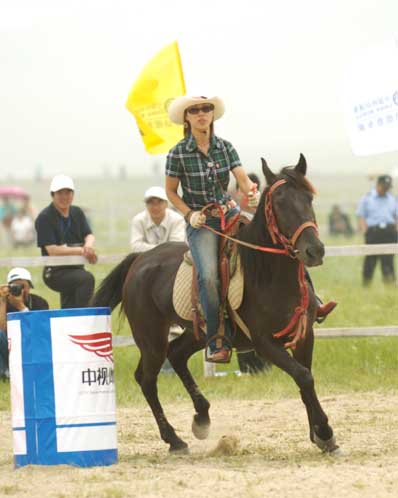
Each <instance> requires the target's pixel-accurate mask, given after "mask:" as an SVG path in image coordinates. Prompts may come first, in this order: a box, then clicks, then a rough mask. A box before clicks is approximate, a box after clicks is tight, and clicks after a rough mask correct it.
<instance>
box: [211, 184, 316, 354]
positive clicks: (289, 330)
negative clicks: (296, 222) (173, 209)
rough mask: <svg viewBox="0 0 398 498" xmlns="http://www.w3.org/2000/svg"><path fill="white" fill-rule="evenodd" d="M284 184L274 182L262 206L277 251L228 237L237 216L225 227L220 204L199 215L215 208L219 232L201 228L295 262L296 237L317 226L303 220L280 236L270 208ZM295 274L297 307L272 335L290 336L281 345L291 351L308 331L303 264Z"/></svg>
mask: <svg viewBox="0 0 398 498" xmlns="http://www.w3.org/2000/svg"><path fill="white" fill-rule="evenodd" d="M285 183H287V182H286V180H285V179H281V180H278V181H276V182H275V183H273V184H272V185H271V186H270V187H269V189H268V191H267V193H266V197H265V204H264V214H265V220H266V223H267V228H268V231H269V233H270V236H271V239H272V242H273V243H274V244H275V245H277V244H280V245H281V246H282V247H283V249H278V248H275V247H268V246H258V245H255V244H251V243H250V242H245V241H243V240H239V239H236V238H235V237H231V236H230V235H227V234H226V233H223V232H224V231H228V230H230V229H231V228H232V226H233V225H234V224H235V223H236V222H237V221H238V218H239V215H237V216H236V217H234V219H233V220H232V221H231V223H229V224H228V225H227V226H226V225H225V214H224V212H223V210H222V208H221V206H220V205H219V204H214V203H211V204H208V205H207V206H205V207H204V208H203V209H202V210H201V212H202V213H204V212H205V211H206V210H207V209H208V208H209V207H216V208H217V209H218V210H219V213H220V218H221V230H222V232H220V231H218V230H215V229H214V228H212V227H209V226H207V225H203V227H204V228H206V229H207V230H210V231H211V232H213V233H215V234H217V235H219V236H220V237H224V238H226V239H229V240H232V241H233V242H235V243H237V244H239V245H243V246H245V247H249V248H250V249H254V250H257V251H262V252H269V253H274V254H284V255H286V256H289V257H290V258H293V259H297V253H298V250H297V249H295V245H296V242H297V240H298V238H299V237H300V235H301V234H302V233H303V231H304V230H306V229H307V228H313V229H314V230H315V232H316V234H317V236H318V226H317V225H316V223H315V222H314V221H305V222H304V223H302V224H301V225H300V226H299V227H298V228H297V229H296V230H295V232H294V233H293V235H292V237H291V238H290V239H289V238H287V237H285V235H283V234H282V233H281V231H280V230H279V227H278V224H277V221H276V217H275V213H274V209H273V206H272V195H273V193H274V192H275V190H276V189H277V188H279V187H280V186H281V185H284V184H285ZM297 273H298V275H297V277H298V283H299V288H300V304H299V306H297V307H296V308H295V310H294V314H293V316H292V317H291V319H290V320H289V323H288V324H287V325H286V327H284V328H283V329H282V330H279V331H278V332H275V333H273V334H272V335H273V337H275V338H276V339H278V338H280V337H285V336H287V337H289V338H290V339H291V340H290V341H288V342H285V344H284V346H285V348H291V349H292V350H294V349H295V348H296V345H297V343H298V342H300V341H302V340H303V339H304V338H305V335H306V330H307V310H308V305H309V294H308V284H307V282H306V277H305V268H304V263H303V262H302V261H298V272H297Z"/></svg>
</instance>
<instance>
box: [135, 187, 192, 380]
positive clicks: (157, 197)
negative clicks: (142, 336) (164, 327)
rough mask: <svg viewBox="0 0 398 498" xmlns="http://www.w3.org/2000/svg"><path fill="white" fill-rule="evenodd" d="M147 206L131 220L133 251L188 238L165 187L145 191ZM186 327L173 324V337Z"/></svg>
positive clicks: (169, 368)
mask: <svg viewBox="0 0 398 498" xmlns="http://www.w3.org/2000/svg"><path fill="white" fill-rule="evenodd" d="M144 202H145V204H146V209H145V210H144V211H142V212H141V213H138V214H137V215H136V216H134V218H133V219H132V221H131V237H130V245H131V249H132V251H133V252H145V251H149V250H150V249H152V248H154V247H156V246H157V245H158V244H162V243H164V242H184V241H185V221H184V218H183V217H182V216H181V215H180V214H178V213H176V212H175V211H173V210H172V209H169V208H168V207H167V205H168V203H167V196H166V192H165V190H164V189H163V188H162V187H150V188H149V189H148V190H147V191H146V192H145V194H144ZM182 332H183V329H181V328H180V327H178V326H176V325H175V326H172V327H171V328H170V333H169V341H171V340H173V339H176V338H177V337H178V336H179V335H181V334H182ZM161 371H162V372H163V373H170V372H173V367H172V366H171V364H170V362H169V361H168V360H167V359H166V361H165V363H164V364H163V367H162V370H161Z"/></svg>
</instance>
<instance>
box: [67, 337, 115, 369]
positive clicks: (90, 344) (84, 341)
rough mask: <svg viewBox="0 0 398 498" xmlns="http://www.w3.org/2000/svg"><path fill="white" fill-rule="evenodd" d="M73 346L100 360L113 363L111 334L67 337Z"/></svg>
mask: <svg viewBox="0 0 398 498" xmlns="http://www.w3.org/2000/svg"><path fill="white" fill-rule="evenodd" d="M69 337H70V340H71V341H72V342H73V343H74V344H78V345H79V346H80V347H81V348H83V349H84V350H85V351H90V352H91V353H94V354H96V355H97V356H99V357H100V358H106V359H107V360H108V361H112V362H113V354H112V333H111V332H97V333H95V334H85V335H69Z"/></svg>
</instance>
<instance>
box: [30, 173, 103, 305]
mask: <svg viewBox="0 0 398 498" xmlns="http://www.w3.org/2000/svg"><path fill="white" fill-rule="evenodd" d="M74 191H75V187H74V184H73V180H72V178H69V176H65V175H57V176H55V177H54V178H53V179H52V182H51V186H50V193H51V197H52V202H51V204H50V205H49V206H47V207H46V208H45V209H43V211H41V212H40V213H39V216H38V217H37V219H36V222H35V227H36V231H37V245H38V246H39V247H40V248H41V253H42V255H43V256H83V257H85V258H86V259H87V261H88V262H89V263H96V262H97V254H96V252H95V249H94V242H95V237H94V235H93V234H92V231H91V228H90V226H89V224H88V222H87V219H86V216H85V214H84V212H83V211H82V209H80V208H79V207H77V206H72V201H73V197H74ZM43 280H44V282H45V284H46V285H47V286H48V287H49V288H50V289H52V290H54V291H56V292H59V293H60V294H61V308H84V307H86V306H88V303H89V301H90V299H91V296H92V293H93V290H94V277H93V275H92V274H91V273H89V272H88V271H86V270H85V269H84V266H83V265H74V266H46V267H44V270H43Z"/></svg>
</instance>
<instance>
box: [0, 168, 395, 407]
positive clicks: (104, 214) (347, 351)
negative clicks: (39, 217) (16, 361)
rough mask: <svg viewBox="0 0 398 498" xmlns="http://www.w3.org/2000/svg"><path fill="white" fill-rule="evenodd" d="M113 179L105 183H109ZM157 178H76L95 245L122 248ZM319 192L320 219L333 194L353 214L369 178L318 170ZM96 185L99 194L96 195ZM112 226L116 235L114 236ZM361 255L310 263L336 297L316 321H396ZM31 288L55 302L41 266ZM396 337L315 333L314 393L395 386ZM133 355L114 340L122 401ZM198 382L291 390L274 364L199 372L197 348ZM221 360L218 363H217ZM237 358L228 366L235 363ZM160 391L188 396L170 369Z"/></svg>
mask: <svg viewBox="0 0 398 498" xmlns="http://www.w3.org/2000/svg"><path fill="white" fill-rule="evenodd" d="M109 183H110V184H111V188H110V187H109ZM156 183H157V184H159V181H155V180H153V179H134V180H132V179H129V180H128V181H124V182H122V181H120V180H117V179H111V180H109V181H108V183H107V184H105V183H104V181H103V180H84V179H81V180H78V181H77V186H78V191H77V194H76V204H78V205H83V206H86V207H87V208H88V209H89V210H90V211H89V214H90V217H91V219H92V221H93V227H94V232H95V234H96V237H97V247H98V248H99V251H100V253H103V254H111V253H127V252H128V251H129V248H128V230H129V220H130V218H131V217H132V215H133V214H134V213H136V212H138V211H139V210H140V209H142V208H143V203H142V200H141V199H142V193H143V191H144V190H145V188H147V187H148V186H150V185H152V184H156ZM314 183H315V185H316V186H317V187H318V190H319V196H318V200H317V202H316V206H315V207H316V211H317V216H318V222H319V224H320V226H321V228H322V227H323V226H324V225H325V223H326V219H327V213H328V212H329V211H330V207H331V205H332V204H333V203H336V202H339V203H341V204H343V207H345V208H346V210H347V211H348V212H349V214H350V215H351V217H352V220H353V213H354V209H355V204H356V201H357V199H358V198H359V197H360V195H361V194H362V193H363V192H365V191H366V189H367V187H368V185H367V183H366V180H364V179H350V178H348V177H346V178H345V179H344V181H343V180H342V179H330V178H326V177H320V178H318V179H316V181H314ZM23 186H25V187H26V188H28V190H29V191H30V192H32V199H33V203H34V204H35V205H36V207H39V208H42V207H43V206H45V205H46V204H47V203H48V202H49V196H48V193H47V183H43V184H36V183H35V184H33V183H32V182H29V183H28V182H24V183H23ZM99 193H100V195H99ZM112 234H113V235H115V234H118V235H115V236H112ZM321 238H322V240H323V241H324V243H325V244H326V245H341V244H343V245H348V244H358V243H362V238H361V236H359V235H356V236H355V237H354V238H353V239H348V240H347V239H341V238H331V237H328V236H327V234H326V233H325V230H321ZM10 255H11V254H10V249H9V248H6V247H2V248H1V249H0V257H1V256H10ZM13 255H15V256H18V255H19V256H26V255H38V249H37V248H35V247H32V248H29V249H25V250H19V251H16V252H15V253H14V254H13ZM362 260H363V258H360V257H330V258H325V262H324V264H323V266H321V267H318V268H314V269H311V271H310V272H311V276H312V279H313V281H314V284H315V287H316V290H317V293H318V295H319V296H320V297H321V298H322V299H324V300H328V299H335V300H337V301H338V302H339V305H338V307H337V309H336V311H334V312H333V313H332V315H331V316H330V317H329V318H328V320H327V322H326V323H325V324H324V325H322V326H321V327H353V326H358V327H360V326H361V327H365V326H367V327H370V326H382V325H396V324H397V323H398V292H397V288H396V287H392V286H385V285H383V283H382V282H381V275H380V269H379V268H377V271H376V275H375V278H374V282H373V285H372V286H371V287H370V288H366V289H364V288H363V287H362V286H361V268H362ZM90 268H91V270H92V271H93V273H94V275H95V277H96V281H97V283H98V282H100V281H101V279H102V278H103V277H104V276H105V275H106V274H107V273H108V272H109V271H110V267H109V266H107V265H96V266H91V267H90ZM7 271H8V268H0V282H5V279H6V275H7ZM31 271H32V274H33V279H34V282H35V292H37V293H38V294H40V295H42V296H44V297H45V298H46V299H47V300H48V301H49V303H50V307H52V308H56V307H58V306H59V298H58V295H57V294H56V293H54V292H52V291H50V290H49V289H48V288H47V287H46V286H45V285H44V283H43V281H42V278H41V271H42V269H41V268H31ZM117 314H118V312H117V310H116V311H115V312H114V314H113V331H114V333H115V334H122V335H129V334H130V331H129V327H128V324H127V322H126V321H124V322H122V323H120V324H119V321H118V318H117ZM397 358H398V339H397V338H357V339H319V340H318V341H316V345H315V351H314V366H313V371H314V376H315V380H316V386H317V390H318V392H319V394H320V395H322V396H326V395H329V394H336V393H341V392H349V391H368V390H382V391H383V390H384V391H386V390H388V391H389V390H394V391H395V390H397V389H398V375H397ZM137 362H138V351H137V349H135V348H132V347H129V348H115V368H116V388H117V399H118V404H119V405H120V406H131V405H135V404H141V403H145V401H144V398H143V396H142V394H141V392H140V390H139V388H138V387H137V385H136V383H135V381H134V379H133V373H134V369H135V367H136V364H137ZM190 365H191V368H192V371H193V373H194V376H195V377H196V378H197V380H198V383H199V386H200V388H201V389H202V390H203V392H204V394H205V395H206V396H207V397H208V398H209V399H210V400H211V399H217V398H228V399H230V398H235V399H242V398H245V399H247V398H253V399H254V398H255V399H261V398H264V399H266V398H282V397H291V396H297V395H298V391H297V388H296V386H295V384H294V382H293V381H292V380H291V379H290V378H289V377H288V376H287V375H286V374H285V373H283V372H280V371H279V370H278V369H277V368H273V369H272V372H271V373H270V374H266V375H260V376H241V377H236V376H235V375H233V374H231V375H228V376H226V377H215V378H211V379H205V378H204V377H203V363H202V355H201V353H198V354H197V355H195V356H194V357H193V358H192V359H191V362H190ZM221 369H222V370H224V369H225V368H224V367H222V368H220V367H218V370H221ZM237 369H238V367H237V364H236V358H235V355H234V357H233V362H232V364H231V365H229V366H228V367H227V368H226V370H229V371H231V372H232V371H234V370H237ZM159 392H160V396H161V399H162V400H163V401H175V400H179V399H188V396H187V394H186V392H185V390H184V388H183V386H182V384H181V383H180V381H179V380H178V379H176V377H175V376H173V375H171V376H170V375H161V376H160V381H159ZM0 410H9V385H8V384H3V383H1V382H0Z"/></svg>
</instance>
